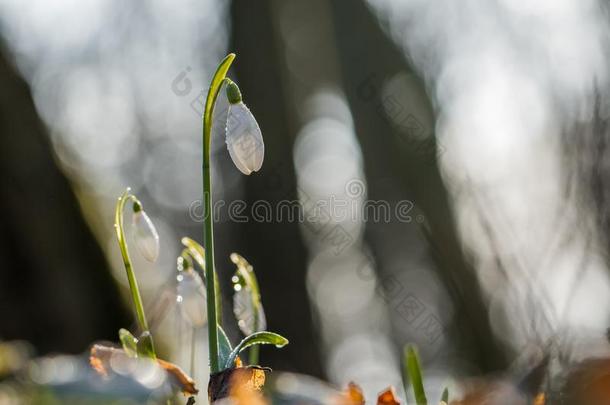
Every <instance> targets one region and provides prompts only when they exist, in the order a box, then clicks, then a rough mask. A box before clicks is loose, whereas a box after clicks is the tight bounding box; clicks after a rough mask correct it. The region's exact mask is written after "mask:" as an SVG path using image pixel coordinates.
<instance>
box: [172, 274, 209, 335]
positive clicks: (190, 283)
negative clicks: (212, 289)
mask: <svg viewBox="0 0 610 405" xmlns="http://www.w3.org/2000/svg"><path fill="white" fill-rule="evenodd" d="M177 300H178V303H179V304H180V308H181V311H182V315H183V316H184V317H185V318H186V319H187V320H188V321H189V322H190V323H191V325H193V326H194V327H196V328H200V327H202V326H204V325H205V324H206V323H207V320H208V314H207V307H206V293H205V286H204V284H203V281H202V280H201V277H199V274H197V273H196V272H195V271H193V270H190V269H189V270H185V271H181V272H180V274H178V298H177Z"/></svg>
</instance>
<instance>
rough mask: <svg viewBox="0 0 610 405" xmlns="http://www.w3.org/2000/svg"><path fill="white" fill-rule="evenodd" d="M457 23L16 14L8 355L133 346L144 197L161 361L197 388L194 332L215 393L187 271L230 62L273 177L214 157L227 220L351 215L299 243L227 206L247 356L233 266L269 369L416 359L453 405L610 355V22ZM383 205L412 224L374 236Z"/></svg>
mask: <svg viewBox="0 0 610 405" xmlns="http://www.w3.org/2000/svg"><path fill="white" fill-rule="evenodd" d="M424 3H425V4H424ZM448 3H449V2H446V1H443V0H435V1H431V2H421V1H415V0H412V1H402V0H369V1H360V0H358V1H352V0H335V1H328V0H309V1H296V0H288V1H287V0H267V1H257V2H252V1H244V0H235V1H233V2H230V3H229V2H225V1H220V0H203V1H202V0H180V1H164V0H155V1H151V2H146V3H124V2H119V1H116V0H86V1H80V2H75V1H70V0H62V1H57V2H52V3H47V2H44V1H42V0H40V1H35V2H30V3H23V2H20V1H12V0H5V1H3V2H2V3H0V34H1V37H2V52H1V59H0V72H1V74H0V80H1V81H2V89H3V90H2V93H1V95H0V134H1V136H0V169H1V170H0V178H1V179H2V180H1V181H0V196H1V198H0V204H1V207H2V209H1V210H0V227H1V228H2V231H1V232H0V238H1V240H0V264H1V268H2V271H1V273H0V278H1V279H0V311H1V314H2V316H1V317H0V319H2V322H0V338H1V339H3V340H27V341H29V342H31V344H32V345H33V346H34V347H35V349H36V352H37V353H38V354H41V355H44V354H49V353H54V352H64V353H81V352H84V351H86V350H87V348H88V347H89V345H90V344H91V343H92V342H94V341H97V340H103V339H106V340H114V341H116V331H117V330H118V329H119V327H127V326H129V325H132V324H133V320H132V318H131V316H132V315H131V311H130V310H129V308H130V306H129V304H130V303H129V301H128V292H127V286H126V280H125V276H124V269H123V268H122V264H121V261H120V255H119V253H118V249H117V246H116V241H115V236H114V234H113V229H112V223H113V219H112V217H113V206H114V202H115V198H116V197H117V196H118V195H119V194H120V193H121V192H122V191H123V189H124V188H125V187H126V186H131V187H132V189H133V190H134V192H135V193H136V194H137V195H138V197H139V198H140V200H141V201H142V202H143V203H144V204H145V206H146V210H147V212H148V213H149V214H150V215H151V216H152V219H153V221H154V222H155V224H156V225H157V228H158V230H159V233H160V237H161V246H162V253H161V257H160V260H159V261H158V262H157V263H156V264H154V265H150V264H148V263H146V262H145V261H144V260H139V259H136V271H137V274H138V276H139V280H140V283H141V285H142V288H143V289H144V300H145V302H146V303H147V305H148V306H149V311H150V312H152V313H153V316H152V318H153V319H154V322H155V327H154V332H155V333H156V335H157V336H158V338H157V340H158V341H159V343H160V344H161V346H162V348H163V350H164V353H165V354H166V356H165V357H167V358H170V359H172V360H173V361H175V362H176V363H178V364H181V365H183V366H184V367H185V368H188V364H189V360H188V359H189V348H190V344H189V343H188V342H190V339H191V333H194V334H195V339H196V340H197V356H198V357H197V358H198V359H199V363H198V364H199V366H198V367H197V369H196V370H195V375H196V377H197V379H198V380H200V381H206V379H207V375H206V372H207V371H206V368H207V367H205V365H206V364H205V361H204V359H205V358H206V356H207V354H206V350H207V349H206V342H205V338H206V336H205V335H206V334H205V333H204V332H203V331H199V330H197V331H194V332H193V331H191V330H190V329H189V327H188V326H187V325H185V324H184V322H183V320H182V319H181V317H180V316H179V313H178V312H177V311H176V307H175V296H174V287H175V286H174V275H175V257H176V256H177V255H178V254H179V252H180V250H181V248H180V238H181V237H182V236H189V237H192V238H194V239H197V240H201V235H202V230H201V222H200V218H198V215H197V214H198V213H200V207H201V205H200V200H201V188H200V184H201V180H200V179H201V174H200V165H201V151H200V142H201V139H200V133H201V129H200V127H201V120H200V115H201V112H202V108H203V94H202V91H203V90H204V89H206V88H207V83H208V81H209V78H210V77H211V74H212V73H213V69H214V68H215V66H216V63H217V62H218V61H219V60H220V59H221V58H222V57H223V56H224V55H225V54H226V53H227V52H229V51H231V52H235V53H237V55H238V57H237V60H236V63H235V64H234V67H233V68H232V70H231V71H230V76H231V77H232V78H233V79H234V80H235V81H236V82H237V83H239V85H240V88H241V90H242V93H243V95H244V101H245V102H246V104H247V105H248V106H249V107H250V109H251V110H252V111H253V113H254V115H255V116H256V117H257V120H258V122H259V125H260V127H261V129H262V131H263V135H264V139H265V144H266V154H265V155H266V156H265V163H264V165H263V168H262V170H261V171H260V172H259V173H256V174H254V175H252V176H250V177H244V176H242V175H240V173H239V172H238V171H237V170H236V169H235V167H233V164H232V163H231V161H230V159H229V157H228V154H227V153H226V150H225V147H224V142H223V141H222V140H221V139H219V138H220V137H217V138H216V142H215V143H216V146H215V148H214V167H213V170H214V173H213V175H214V177H215V180H214V184H215V190H214V199H215V200H217V201H221V200H222V201H225V202H226V203H227V205H229V203H230V202H231V201H235V200H243V201H245V202H246V204H247V206H249V207H250V206H252V205H253V204H254V203H255V202H257V201H266V202H268V203H269V204H271V206H272V207H277V206H278V204H279V203H280V202H281V201H284V200H293V201H296V200H299V201H300V202H301V203H302V204H303V205H304V206H305V207H307V204H308V203H309V202H311V201H320V200H322V201H327V200H328V199H331V198H337V199H341V198H343V199H346V198H348V199H349V200H350V201H352V202H354V204H351V205H350V206H349V207H348V210H352V211H353V212H352V211H349V213H350V215H348V217H349V218H347V219H346V218H335V217H334V216H333V215H328V216H321V217H318V218H316V220H315V221H305V222H304V223H298V222H296V221H286V220H270V221H254V220H252V219H251V220H249V221H247V222H236V221H234V220H232V219H231V218H230V216H229V213H228V211H227V209H226V207H225V208H221V209H220V214H219V215H220V217H219V219H218V221H217V223H216V231H215V236H216V238H217V239H216V255H217V266H218V272H219V274H220V277H221V283H222V288H223V290H224V291H225V296H224V297H223V299H224V301H225V305H224V308H225V314H224V315H225V316H224V318H225V319H226V320H227V321H226V322H225V324H226V329H227V331H228V333H229V335H231V337H233V339H234V340H235V339H237V337H238V336H239V330H238V328H237V325H236V324H234V323H233V322H231V321H228V320H229V319H231V296H230V291H231V288H232V286H231V282H230V275H231V274H233V265H232V263H231V262H230V261H229V255H230V253H231V252H234V251H235V252H239V253H240V254H242V255H243V256H244V257H246V258H247V259H248V261H249V262H250V263H252V264H253V266H254V268H255V270H256V273H257V276H258V278H259V282H260V285H261V290H262V296H263V303H264V306H265V310H266V317H267V321H268V325H269V329H270V330H274V331H278V332H279V333H281V334H282V335H284V336H287V337H288V338H289V339H290V341H291V343H290V345H289V346H287V347H286V348H284V349H283V350H281V351H276V350H267V349H266V348H263V349H262V362H263V364H264V365H268V366H271V367H273V368H275V369H281V370H288V371H296V372H300V373H305V374H309V375H313V376H316V377H320V378H325V379H328V380H330V381H331V382H333V383H336V384H340V385H344V384H345V383H347V382H348V381H351V380H354V381H358V382H359V383H360V384H361V385H362V386H363V388H364V389H365V391H366V392H368V393H376V392H377V391H379V390H380V389H381V388H382V387H385V386H387V385H388V384H394V385H395V386H400V385H401V384H400V365H399V363H400V353H401V349H402V346H403V345H404V343H406V342H414V343H415V344H416V345H417V346H418V347H419V350H420V353H421V356H422V361H423V363H424V367H425V368H426V370H427V374H428V375H429V377H428V379H427V384H430V386H431V387H432V389H433V390H434V389H438V392H436V391H432V392H433V394H432V396H433V397H439V396H440V390H442V388H443V386H442V384H441V382H443V381H445V380H446V379H447V378H448V376H451V375H473V374H480V373H490V372H495V371H499V370H505V369H507V368H508V367H509V366H511V365H514V364H515V361H518V360H519V359H520V356H524V355H525V356H526V355H527V353H530V352H529V351H528V349H529V348H531V347H536V348H538V347H543V346H544V345H546V344H548V342H549V341H551V340H552V341H554V342H558V345H559V347H560V348H561V351H562V352H565V353H567V354H568V358H572V357H574V358H582V357H584V356H588V355H591V354H595V353H606V352H607V349H608V348H607V346H606V341H605V339H604V330H605V328H606V327H607V325H608V305H607V304H608V301H609V297H610V295H609V294H608V292H609V291H608V290H609V288H608V287H609V285H608V258H607V247H608V243H607V240H608V237H607V232H608V227H607V222H608V221H607V217H608V215H607V212H606V211H607V208H606V207H607V189H608V187H607V182H608V175H607V172H608V171H607V167H606V166H607V165H606V164H605V158H606V154H607V151H606V150H607V133H608V130H607V125H606V120H607V116H608V115H607V114H606V113H607V109H608V107H607V106H608V105H609V104H608V103H607V101H608V100H607V94H606V92H607V90H606V89H607V88H608V86H606V84H607V83H606V81H607V67H608V65H607V60H608V59H607V56H608V38H609V36H608V33H609V31H608V27H607V21H606V14H604V13H605V6H604V7H602V5H600V4H598V3H597V2H595V1H593V0H592V1H589V2H583V4H580V5H576V4H564V2H562V3H561V4H559V5H555V6H553V5H551V4H547V3H544V4H541V5H539V6H528V5H527V4H526V2H525V1H516V0H515V1H508V0H505V1H501V2H499V3H497V4H494V5H489V4H486V3H484V2H481V1H474V0H473V1H469V2H466V3H465V4H463V5H459V6H458V5H457V4H448ZM585 3H586V4H585ZM600 9H601V10H603V11H604V13H597V12H596V11H597V10H600ZM549 15H550V16H551V17H549ZM490 21H491V22H492V23H489V22H490ZM524 22H527V28H525V29H524V30H523V29H522V28H523V25H519V24H524ZM516 26H519V27H521V28H519V29H518V30H515V29H514V27H516ZM568 39H569V40H568ZM219 110H220V111H222V110H223V108H219ZM217 124H218V125H220V126H222V125H223V124H222V116H221V117H220V118H219V119H218V123H217ZM217 127H218V126H217ZM218 128H220V127H218ZM351 186H357V187H358V189H357V190H352V189H350V187H351ZM367 201H376V202H379V201H386V202H388V203H389V204H390V206H392V207H394V206H395V205H396V204H397V203H398V202H400V201H409V202H411V203H412V204H413V206H412V209H410V210H409V211H408V215H409V216H410V218H411V220H410V221H408V222H407V221H397V220H393V219H392V220H390V221H385V220H371V218H369V219H368V220H366V218H365V217H363V215H362V211H361V208H362V207H365V206H366V205H365V204H366V202H367ZM331 214H332V213H331ZM351 214H353V215H351ZM337 232H339V233H337ZM437 386H438V387H437Z"/></svg>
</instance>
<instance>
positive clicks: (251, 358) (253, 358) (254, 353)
mask: <svg viewBox="0 0 610 405" xmlns="http://www.w3.org/2000/svg"><path fill="white" fill-rule="evenodd" d="M249 352H250V353H248V364H249V365H251V366H256V365H258V358H259V354H260V346H252V347H251V348H250V350H249Z"/></svg>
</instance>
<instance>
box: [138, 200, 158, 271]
mask: <svg viewBox="0 0 610 405" xmlns="http://www.w3.org/2000/svg"><path fill="white" fill-rule="evenodd" d="M132 226H133V229H134V238H135V243H136V247H137V248H138V251H139V252H140V254H141V255H142V256H144V258H145V259H146V260H148V261H149V262H155V261H157V257H159V234H158V233H157V229H156V228H155V225H154V224H153V223H152V221H151V220H150V218H149V217H148V215H147V214H146V212H144V210H143V209H142V205H141V204H140V203H137V202H134V204H133V217H132Z"/></svg>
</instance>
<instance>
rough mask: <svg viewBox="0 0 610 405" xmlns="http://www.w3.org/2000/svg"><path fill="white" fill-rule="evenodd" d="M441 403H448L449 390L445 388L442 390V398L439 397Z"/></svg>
mask: <svg viewBox="0 0 610 405" xmlns="http://www.w3.org/2000/svg"><path fill="white" fill-rule="evenodd" d="M441 401H442V402H444V403H445V404H448V403H449V389H448V388H447V387H445V389H444V390H443V396H442V397H441Z"/></svg>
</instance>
